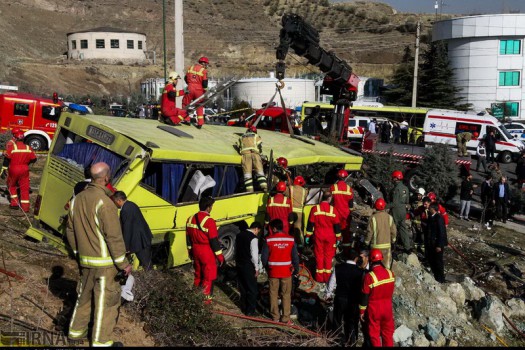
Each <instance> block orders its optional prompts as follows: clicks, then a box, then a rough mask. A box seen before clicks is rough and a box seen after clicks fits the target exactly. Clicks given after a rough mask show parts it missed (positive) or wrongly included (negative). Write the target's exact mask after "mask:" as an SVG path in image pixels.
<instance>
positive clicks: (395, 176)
mask: <svg viewBox="0 0 525 350" xmlns="http://www.w3.org/2000/svg"><path fill="white" fill-rule="evenodd" d="M392 179H398V180H403V173H402V172H401V171H399V170H395V171H393V172H392Z"/></svg>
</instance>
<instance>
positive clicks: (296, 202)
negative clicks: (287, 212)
mask: <svg viewBox="0 0 525 350" xmlns="http://www.w3.org/2000/svg"><path fill="white" fill-rule="evenodd" d="M307 193H308V190H307V189H306V188H304V187H302V186H299V185H292V186H289V187H288V188H287V189H286V191H285V192H284V195H285V196H287V197H288V198H290V200H291V202H292V210H293V212H294V213H302V212H303V208H304V203H305V201H306V195H307Z"/></svg>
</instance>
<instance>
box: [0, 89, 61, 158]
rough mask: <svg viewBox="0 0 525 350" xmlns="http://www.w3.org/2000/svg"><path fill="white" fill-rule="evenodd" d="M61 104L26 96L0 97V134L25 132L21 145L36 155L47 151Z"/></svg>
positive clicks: (56, 98)
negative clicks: (13, 130)
mask: <svg viewBox="0 0 525 350" xmlns="http://www.w3.org/2000/svg"><path fill="white" fill-rule="evenodd" d="M61 110H62V102H61V101H59V100H58V95H57V94H56V93H54V94H53V99H49V98H44V97H38V96H34V95H31V94H27V93H15V92H6V93H3V94H0V133H5V132H8V131H10V130H12V129H13V128H15V127H17V128H20V129H22V131H24V142H25V143H26V144H28V145H29V146H30V147H31V148H32V149H33V150H35V151H43V150H46V149H49V146H51V140H52V139H53V136H54V135H55V129H56V127H57V122H58V118H59V117H60V113H61Z"/></svg>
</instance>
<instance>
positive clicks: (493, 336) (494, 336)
mask: <svg viewBox="0 0 525 350" xmlns="http://www.w3.org/2000/svg"><path fill="white" fill-rule="evenodd" d="M490 340H492V341H496V335H495V334H494V333H490Z"/></svg>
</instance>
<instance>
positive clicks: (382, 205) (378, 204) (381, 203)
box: [374, 198, 386, 210]
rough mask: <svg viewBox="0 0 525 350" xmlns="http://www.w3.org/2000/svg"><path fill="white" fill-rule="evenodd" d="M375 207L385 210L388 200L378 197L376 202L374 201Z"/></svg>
mask: <svg viewBox="0 0 525 350" xmlns="http://www.w3.org/2000/svg"><path fill="white" fill-rule="evenodd" d="M374 207H375V208H376V209H377V210H385V208H386V202H385V200H384V199H383V198H378V199H376V202H375V203H374Z"/></svg>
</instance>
